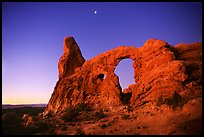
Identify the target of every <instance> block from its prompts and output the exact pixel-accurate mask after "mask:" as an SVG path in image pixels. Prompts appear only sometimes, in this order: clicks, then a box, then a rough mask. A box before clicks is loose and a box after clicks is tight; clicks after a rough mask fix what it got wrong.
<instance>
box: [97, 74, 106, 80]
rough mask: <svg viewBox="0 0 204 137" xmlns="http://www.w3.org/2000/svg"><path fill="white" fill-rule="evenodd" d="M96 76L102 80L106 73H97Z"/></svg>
mask: <svg viewBox="0 0 204 137" xmlns="http://www.w3.org/2000/svg"><path fill="white" fill-rule="evenodd" d="M98 78H99V79H100V80H101V81H103V80H104V79H105V78H106V75H104V74H103V73H101V74H99V75H98Z"/></svg>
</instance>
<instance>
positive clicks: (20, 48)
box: [2, 2, 202, 105]
mask: <svg viewBox="0 0 204 137" xmlns="http://www.w3.org/2000/svg"><path fill="white" fill-rule="evenodd" d="M67 36H73V37H74V39H75V40H76V42H77V44H78V46H79V48H80V50H81V53H82V56H83V57H84V58H85V60H86V61H87V60H89V59H92V58H93V57H95V56H97V55H98V54H101V53H103V52H106V51H108V50H110V49H113V48H116V47H118V46H122V45H124V46H135V47H137V48H139V47H141V46H142V45H143V44H144V43H145V41H147V40H148V39H150V38H155V39H161V40H164V41H166V42H167V43H169V44H170V45H173V46H176V45H177V44H180V43H186V44H190V43H195V42H202V3H201V2H165V3H164V2H85V3H83V2H81V3H78V2H55V3H52V2H2V105H3V104H13V105H16V104H17V105H18V104H48V101H49V99H50V98H51V95H52V93H53V91H54V87H55V84H56V83H57V81H58V66H57V65H58V61H59V59H60V57H61V56H62V55H63V39H64V37H67ZM123 62H124V63H123ZM131 65H132V64H131V60H130V61H128V62H126V61H123V60H122V61H121V62H120V63H119V65H118V66H117V67H116V68H118V70H115V73H117V75H118V76H119V80H120V85H121V86H122V88H126V87H127V85H130V84H131V82H133V80H134V79H132V78H131V79H129V77H132V76H133V75H132V73H134V72H133V68H132V66H131ZM126 71H127V72H128V73H127V72H126ZM123 74H125V75H123ZM126 80H128V81H126ZM39 102H41V103H39ZM42 102H46V103H42Z"/></svg>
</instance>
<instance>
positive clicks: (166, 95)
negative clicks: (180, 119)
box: [44, 37, 202, 115]
mask: <svg viewBox="0 0 204 137" xmlns="http://www.w3.org/2000/svg"><path fill="white" fill-rule="evenodd" d="M201 51H202V44H201V43H194V44H179V45H177V46H175V47H174V46H171V45H169V44H168V43H167V42H165V41H162V40H156V39H150V40H147V41H146V42H145V44H144V46H141V47H140V48H136V47H134V46H119V47H116V48H114V49H111V50H108V51H106V52H104V53H101V54H99V55H97V56H96V57H94V58H92V59H90V60H87V61H85V60H84V58H83V56H82V54H81V51H80V49H79V47H78V45H77V43H76V42H75V40H74V38H73V37H67V38H65V39H64V54H63V55H62V57H61V58H60V60H59V63H58V66H59V67H58V68H59V80H58V82H57V84H56V86H55V88H54V92H53V94H52V96H51V98H50V100H49V103H48V105H47V107H46V110H45V111H44V114H45V115H46V114H48V113H52V114H57V113H60V112H62V111H63V110H64V109H68V108H70V107H71V106H76V105H77V104H80V103H85V104H87V105H90V106H91V107H92V108H94V109H108V110H111V111H114V109H115V108H116V107H118V106H122V105H125V104H129V105H131V106H133V107H138V106H140V105H142V104H144V103H147V102H153V103H155V105H156V104H157V103H158V101H160V102H159V103H160V105H161V104H165V103H168V104H169V105H176V104H181V105H182V104H183V103H184V102H185V103H186V102H188V100H189V99H190V98H191V97H192V96H197V97H200V98H201V97H202V93H201V91H202V85H201V83H202V80H201V78H202V71H201V69H202V67H201V66H202V59H201V57H202V52H201ZM126 58H130V59H132V60H133V61H134V62H133V64H132V67H133V69H134V79H135V83H134V84H131V85H130V86H129V87H128V88H127V89H124V92H122V89H121V86H120V83H119V78H118V76H117V75H116V74H115V73H114V70H115V68H116V66H117V65H118V64H119V62H120V61H121V60H122V59H126ZM157 105H158V104H157ZM200 112H201V111H200Z"/></svg>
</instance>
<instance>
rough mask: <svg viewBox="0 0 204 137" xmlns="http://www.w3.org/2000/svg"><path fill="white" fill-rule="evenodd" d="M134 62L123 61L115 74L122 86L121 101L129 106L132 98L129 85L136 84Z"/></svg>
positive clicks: (130, 60) (127, 59) (128, 59)
mask: <svg viewBox="0 0 204 137" xmlns="http://www.w3.org/2000/svg"><path fill="white" fill-rule="evenodd" d="M133 62H134V61H133V60H132V59H130V58H126V59H122V60H121V61H120V62H119V64H118V65H117V66H116V68H115V71H114V72H115V74H116V75H117V76H118V77H119V85H120V86H121V97H122V98H121V99H122V102H123V104H128V103H129V100H130V98H131V96H132V91H131V89H129V88H128V86H129V85H131V84H135V80H134V69H133V66H132V64H133Z"/></svg>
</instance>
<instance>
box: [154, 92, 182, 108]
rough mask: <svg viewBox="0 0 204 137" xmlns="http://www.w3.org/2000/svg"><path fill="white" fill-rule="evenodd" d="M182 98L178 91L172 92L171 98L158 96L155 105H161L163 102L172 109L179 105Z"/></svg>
mask: <svg viewBox="0 0 204 137" xmlns="http://www.w3.org/2000/svg"><path fill="white" fill-rule="evenodd" d="M181 102H182V98H181V96H180V95H179V94H178V93H176V92H175V93H174V95H173V98H170V99H169V98H163V97H162V96H160V97H159V98H158V100H157V102H156V106H158V107H159V106H161V105H163V104H166V105H167V106H169V107H171V108H172V109H175V108H176V107H177V106H180V107H181Z"/></svg>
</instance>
